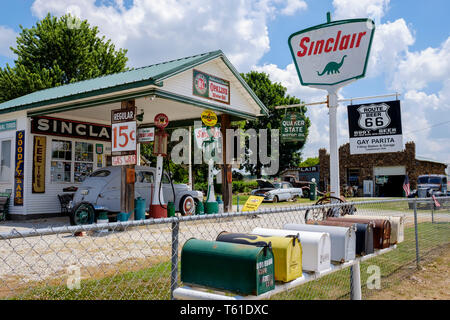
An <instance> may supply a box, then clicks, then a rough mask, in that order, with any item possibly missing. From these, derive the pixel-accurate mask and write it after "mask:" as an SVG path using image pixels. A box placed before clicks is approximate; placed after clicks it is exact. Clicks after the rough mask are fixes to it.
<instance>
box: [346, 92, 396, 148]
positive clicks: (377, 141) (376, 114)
mask: <svg viewBox="0 0 450 320" xmlns="http://www.w3.org/2000/svg"><path fill="white" fill-rule="evenodd" d="M347 113H348V127H349V135H350V154H365V153H381V152H397V151H402V150H403V137H402V121H401V111H400V101H399V100H394V101H387V102H380V103H370V104H358V105H349V106H347Z"/></svg>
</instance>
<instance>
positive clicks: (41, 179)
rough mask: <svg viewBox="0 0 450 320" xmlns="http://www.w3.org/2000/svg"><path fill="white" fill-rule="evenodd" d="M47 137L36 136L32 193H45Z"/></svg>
mask: <svg viewBox="0 0 450 320" xmlns="http://www.w3.org/2000/svg"><path fill="white" fill-rule="evenodd" d="M46 145H47V139H46V137H41V136H34V143H33V179H32V193H44V192H45V154H46Z"/></svg>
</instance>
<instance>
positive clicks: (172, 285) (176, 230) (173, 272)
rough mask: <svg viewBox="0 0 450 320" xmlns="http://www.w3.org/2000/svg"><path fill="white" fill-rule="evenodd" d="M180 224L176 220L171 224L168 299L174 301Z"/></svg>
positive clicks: (176, 284) (176, 283)
mask: <svg viewBox="0 0 450 320" xmlns="http://www.w3.org/2000/svg"><path fill="white" fill-rule="evenodd" d="M179 230H180V223H179V221H178V219H177V220H175V221H174V222H172V266H171V272H170V299H171V300H174V297H173V291H174V290H175V289H176V288H177V286H178V233H179Z"/></svg>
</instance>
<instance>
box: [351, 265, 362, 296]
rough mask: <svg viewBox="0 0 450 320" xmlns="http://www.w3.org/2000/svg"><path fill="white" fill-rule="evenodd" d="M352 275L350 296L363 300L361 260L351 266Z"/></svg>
mask: <svg viewBox="0 0 450 320" xmlns="http://www.w3.org/2000/svg"><path fill="white" fill-rule="evenodd" d="M351 277H352V279H351V281H352V288H351V297H350V298H351V299H352V300H361V299H362V294H361V267H360V264H359V261H358V262H357V263H355V264H354V265H353V266H352V267H351Z"/></svg>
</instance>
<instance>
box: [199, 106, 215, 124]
mask: <svg viewBox="0 0 450 320" xmlns="http://www.w3.org/2000/svg"><path fill="white" fill-rule="evenodd" d="M201 118H202V121H203V123H204V124H205V125H206V126H208V127H213V126H215V125H216V123H217V115H216V114H215V113H214V112H213V111H210V110H205V111H203V112H202V115H201Z"/></svg>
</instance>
